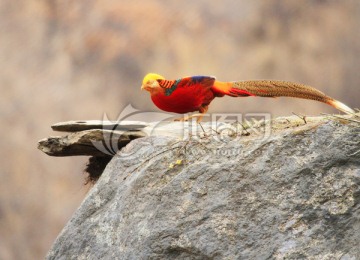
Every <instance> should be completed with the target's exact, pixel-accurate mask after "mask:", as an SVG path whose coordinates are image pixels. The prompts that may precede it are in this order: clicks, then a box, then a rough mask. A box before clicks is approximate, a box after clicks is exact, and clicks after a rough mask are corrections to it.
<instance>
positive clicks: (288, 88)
mask: <svg viewBox="0 0 360 260" xmlns="http://www.w3.org/2000/svg"><path fill="white" fill-rule="evenodd" d="M141 89H145V90H147V91H149V92H150V95H151V99H152V101H153V102H154V104H155V105H156V106H157V107H158V108H160V109H162V110H164V111H167V112H175V113H181V114H183V113H189V112H194V111H199V112H200V113H201V114H203V113H206V111H207V110H208V107H209V105H210V103H211V101H212V100H213V99H214V98H215V97H223V96H224V95H227V96H231V97H248V96H258V97H295V98H303V99H312V100H316V101H320V102H323V103H325V104H328V105H330V106H333V107H335V108H337V109H338V110H340V111H343V112H344V113H349V114H352V113H355V112H354V110H352V109H351V108H349V107H348V106H346V105H345V104H343V103H341V102H340V101H337V100H335V99H333V98H331V97H329V96H326V95H325V94H324V93H322V92H321V91H319V90H317V89H315V88H313V87H310V86H306V85H303V84H299V83H293V82H287V81H278V80H249V81H235V82H220V81H217V80H216V79H215V77H211V76H192V77H185V78H180V79H177V80H167V79H165V78H164V77H162V76H160V75H158V74H155V73H149V74H147V75H146V76H145V77H144V79H143V82H142V86H141ZM200 118H201V117H200Z"/></svg>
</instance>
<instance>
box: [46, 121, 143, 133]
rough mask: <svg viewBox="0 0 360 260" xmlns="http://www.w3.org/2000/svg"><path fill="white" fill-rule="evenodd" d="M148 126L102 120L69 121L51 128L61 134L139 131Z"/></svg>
mask: <svg viewBox="0 0 360 260" xmlns="http://www.w3.org/2000/svg"><path fill="white" fill-rule="evenodd" d="M146 126H148V124H147V123H145V122H139V121H122V122H119V121H101V120H86V121H67V122H60V123H56V124H54V125H52V126H51V128H52V129H53V130H54V131H59V132H79V131H84V130H90V129H103V130H120V131H128V130H139V129H142V128H144V127H146Z"/></svg>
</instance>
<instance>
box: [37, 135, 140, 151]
mask: <svg viewBox="0 0 360 260" xmlns="http://www.w3.org/2000/svg"><path fill="white" fill-rule="evenodd" d="M144 136H145V134H144V133H143V132H141V131H136V130H135V131H111V130H101V129H92V130H85V131H80V132H75V133H70V134H68V135H65V136H52V137H48V138H45V139H42V140H40V141H39V144H38V148H39V149H40V150H41V151H43V152H44V153H46V154H48V155H51V156H76V155H87V156H106V155H113V154H115V153H116V151H117V150H118V149H120V148H121V147H124V146H125V145H127V144H128V143H129V142H130V141H131V140H134V139H136V138H140V137H144Z"/></svg>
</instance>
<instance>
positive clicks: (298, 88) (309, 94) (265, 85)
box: [225, 80, 355, 114]
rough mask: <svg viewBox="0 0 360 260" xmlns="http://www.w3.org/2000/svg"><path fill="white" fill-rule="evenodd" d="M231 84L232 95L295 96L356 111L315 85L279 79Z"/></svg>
mask: <svg viewBox="0 0 360 260" xmlns="http://www.w3.org/2000/svg"><path fill="white" fill-rule="evenodd" d="M228 86H229V85H228ZM230 86H231V88H230V89H228V93H225V94H227V95H230V96H259V97H294V98H303V99H311V100H316V101H320V102H323V103H326V104H328V105H330V106H333V107H335V108H336V109H338V110H340V111H342V112H344V113H348V114H353V113H355V111H354V110H353V109H351V108H350V107H348V106H347V105H345V104H343V103H341V102H340V101H337V100H335V99H333V98H331V97H329V96H327V95H325V94H324V93H322V92H321V91H319V90H317V89H315V88H313V87H310V86H307V85H303V84H299V83H293V82H288V81H278V80H249V81H238V82H231V85H230Z"/></svg>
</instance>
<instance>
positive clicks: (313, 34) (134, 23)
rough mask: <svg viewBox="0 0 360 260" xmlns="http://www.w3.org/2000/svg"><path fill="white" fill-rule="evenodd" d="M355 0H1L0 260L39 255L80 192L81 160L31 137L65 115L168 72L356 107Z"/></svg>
mask: <svg viewBox="0 0 360 260" xmlns="http://www.w3.org/2000/svg"><path fill="white" fill-rule="evenodd" d="M359 13H360V2H358V1H351V0H349V1H330V0H329V1H326V0H317V1H280V0H269V1H260V0H255V1H245V0H242V1H234V0H233V1H230V0H221V1H220V0H216V1H205V0H201V1H195V2H194V1H159V0H147V1H110V0H102V1H100V0H87V1H84V0H78V1H69V0H0V35H1V37H0V87H1V95H0V115H1V119H2V126H1V129H0V131H1V136H2V138H1V140H0V147H1V148H0V159H1V164H0V178H1V182H0V234H1V235H0V236H1V237H0V259H39V258H42V257H43V256H44V255H45V253H46V251H47V250H48V249H49V247H50V245H51V243H52V242H53V240H54V239H55V237H56V236H57V234H58V233H59V232H60V230H61V228H62V227H63V226H64V224H65V223H66V221H67V220H68V219H69V217H70V216H71V214H72V213H73V211H74V210H75V209H76V207H77V206H78V205H79V203H80V202H81V200H82V198H83V196H84V195H85V193H86V192H87V189H88V188H87V187H83V186H82V183H83V177H84V176H83V175H82V169H83V168H84V165H85V162H86V159H85V158H50V157H48V156H46V155H44V154H42V153H41V152H40V151H38V150H37V149H36V142H37V140H39V139H41V138H43V137H46V136H48V135H49V134H53V133H51V131H50V127H49V126H50V125H51V124H53V123H55V122H59V121H66V120H76V119H102V115H103V113H107V114H108V115H109V116H110V117H112V118H113V119H116V117H117V115H118V114H119V113H120V112H121V110H122V109H123V108H124V107H125V106H126V105H128V104H129V103H131V104H132V105H133V106H134V107H136V108H138V109H141V110H144V111H149V110H153V111H156V110H157V109H156V108H155V107H154V105H153V104H152V102H151V101H150V99H149V97H148V95H147V93H143V92H141V91H140V89H139V86H140V83H141V80H142V77H143V75H144V74H145V73H147V72H150V71H153V72H158V73H161V74H163V75H164V76H166V77H168V78H177V77H181V76H185V75H195V74H205V75H215V76H217V77H218V78H219V79H220V80H224V81H225V80H241V79H262V78H269V79H281V80H291V81H298V82H302V83H306V84H309V85H313V86H315V87H317V88H319V89H320V90H322V91H324V92H326V93H327V94H329V95H330V96H333V97H335V98H337V99H339V100H341V101H343V102H345V103H347V104H348V105H350V106H353V107H358V106H359V101H358V100H359V88H358V86H359V84H360V73H359V71H360V61H359V59H358V54H359V53H360V37H359V35H360V34H359V26H360V16H359V15H358V14H359ZM230 111H232V112H234V111H241V112H255V111H257V112H271V113H272V114H273V115H288V114H291V112H292V111H295V112H299V113H304V114H306V113H311V114H319V113H320V112H335V111H334V110H333V109H331V108H329V107H327V106H326V105H323V104H318V103H316V102H311V101H299V100H294V99H277V100H273V99H270V100H266V99H256V98H243V99H231V98H223V99H218V100H215V101H214V103H213V104H212V106H211V108H210V111H209V112H230Z"/></svg>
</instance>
